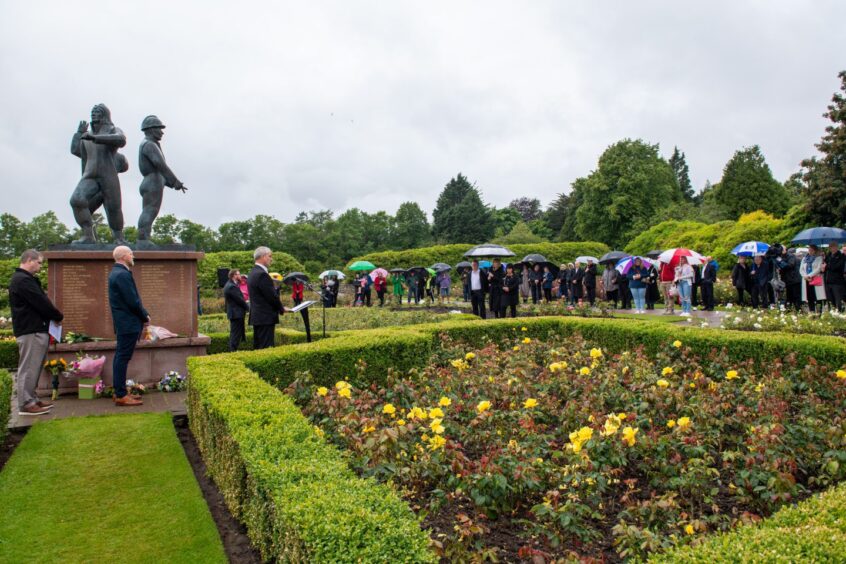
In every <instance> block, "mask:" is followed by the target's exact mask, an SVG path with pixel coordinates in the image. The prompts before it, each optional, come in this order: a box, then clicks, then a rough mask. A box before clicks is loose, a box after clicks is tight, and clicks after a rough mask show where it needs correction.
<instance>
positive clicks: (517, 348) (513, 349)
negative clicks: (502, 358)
mask: <svg viewBox="0 0 846 564" xmlns="http://www.w3.org/2000/svg"><path fill="white" fill-rule="evenodd" d="M511 350H512V351H514V352H517V351H519V350H520V347H518V346H517V345H514V347H513V348H512V349H511Z"/></svg>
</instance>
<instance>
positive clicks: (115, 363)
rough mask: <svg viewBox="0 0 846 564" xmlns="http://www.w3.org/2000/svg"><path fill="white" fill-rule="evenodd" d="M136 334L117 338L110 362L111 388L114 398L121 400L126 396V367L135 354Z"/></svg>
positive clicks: (122, 335)
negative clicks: (113, 354) (112, 388)
mask: <svg viewBox="0 0 846 564" xmlns="http://www.w3.org/2000/svg"><path fill="white" fill-rule="evenodd" d="M140 336H141V332H140V331H139V332H138V333H123V334H120V335H118V336H117V345H116V346H115V358H114V360H112V386H114V388H115V397H116V398H122V397H124V396H125V395H126V367H127V366H129V361H130V360H131V359H132V353H134V352H135V343H137V342H138V337H140Z"/></svg>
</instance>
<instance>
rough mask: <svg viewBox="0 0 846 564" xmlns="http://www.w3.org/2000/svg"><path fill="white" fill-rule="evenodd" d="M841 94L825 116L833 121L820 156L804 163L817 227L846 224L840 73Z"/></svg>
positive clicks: (845, 85) (844, 77) (845, 96)
mask: <svg viewBox="0 0 846 564" xmlns="http://www.w3.org/2000/svg"><path fill="white" fill-rule="evenodd" d="M837 76H838V77H840V92H835V93H834V96H832V98H831V104H830V105H829V106H828V111H827V112H826V113H824V114H823V116H824V117H826V118H828V120H829V121H831V124H830V125H829V126H827V127H826V128H825V135H823V137H822V139H821V140H820V142H819V143H818V144H817V145H816V147H817V149H818V150H819V152H820V153H821V155H820V156H819V157H812V158H810V159H806V160H804V161H802V167H803V168H804V171H803V172H804V174H803V176H802V180H803V181H804V184H805V187H804V190H803V192H804V196H805V210H806V211H807V213H808V216H809V218H810V220H811V221H812V222H813V223H816V224H818V225H832V226H838V227H842V226H843V225H844V224H846V71H840V73H839V74H838V75H837Z"/></svg>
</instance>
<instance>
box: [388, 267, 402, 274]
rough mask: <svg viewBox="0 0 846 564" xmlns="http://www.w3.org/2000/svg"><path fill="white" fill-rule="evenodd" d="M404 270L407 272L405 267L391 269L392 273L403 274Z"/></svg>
mask: <svg viewBox="0 0 846 564" xmlns="http://www.w3.org/2000/svg"><path fill="white" fill-rule="evenodd" d="M403 272H405V269H404V268H392V269H391V274H402V273H403Z"/></svg>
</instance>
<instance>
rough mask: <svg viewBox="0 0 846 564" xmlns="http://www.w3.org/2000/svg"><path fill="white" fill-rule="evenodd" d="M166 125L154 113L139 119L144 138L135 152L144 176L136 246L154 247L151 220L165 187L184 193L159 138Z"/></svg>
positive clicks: (156, 213) (159, 206) (184, 188)
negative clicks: (167, 161)
mask: <svg viewBox="0 0 846 564" xmlns="http://www.w3.org/2000/svg"><path fill="white" fill-rule="evenodd" d="M164 128H165V125H164V123H162V121H161V120H160V119H159V118H158V117H156V116H153V115H151V116H147V117H145V118H144V121H142V122H141V131H143V132H144V140H143V141H142V142H141V147H140V148H139V151H138V169H139V170H140V172H141V174H143V175H144V179H143V180H142V181H141V188H140V192H141V199H142V210H141V216H140V217H139V218H138V248H139V249H140V248H145V247H147V248H149V247H153V246H154V245H153V243H152V242H151V241H150V233H151V231H152V228H153V222H154V221H155V220H156V216H158V215H159V210H160V209H161V207H162V196H163V195H164V187H165V186H170V187H171V188H173V189H174V190H181V191H182V192H185V191H186V190H188V188H186V187H185V185H184V184H182V182H181V181H180V180H179V179H178V178H176V175H175V174H173V171H172V170H170V167H169V166H167V163H166V162H165V158H164V154H163V153H162V147H161V144H160V141H161V139H162V136H163V135H164Z"/></svg>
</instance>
